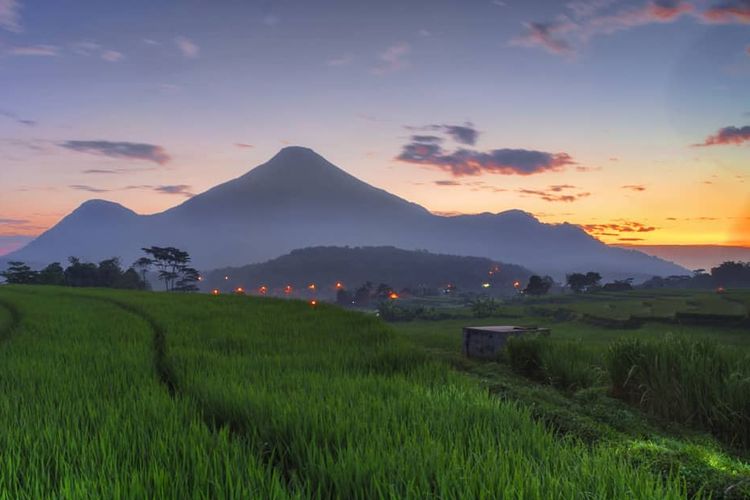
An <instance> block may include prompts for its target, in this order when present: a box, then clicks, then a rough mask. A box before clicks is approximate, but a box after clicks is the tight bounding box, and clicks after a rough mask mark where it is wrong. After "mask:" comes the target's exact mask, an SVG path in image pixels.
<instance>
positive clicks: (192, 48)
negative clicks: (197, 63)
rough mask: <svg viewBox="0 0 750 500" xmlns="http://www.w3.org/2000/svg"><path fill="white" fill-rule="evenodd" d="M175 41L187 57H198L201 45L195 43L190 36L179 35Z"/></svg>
mask: <svg viewBox="0 0 750 500" xmlns="http://www.w3.org/2000/svg"><path fill="white" fill-rule="evenodd" d="M174 43H175V45H177V48H178V49H180V52H182V55H183V56H184V57H185V58H186V59H194V58H196V57H198V53H199V52H200V47H198V46H197V45H196V44H195V43H193V41H192V40H190V39H189V38H186V37H184V36H178V37H176V38H175V39H174Z"/></svg>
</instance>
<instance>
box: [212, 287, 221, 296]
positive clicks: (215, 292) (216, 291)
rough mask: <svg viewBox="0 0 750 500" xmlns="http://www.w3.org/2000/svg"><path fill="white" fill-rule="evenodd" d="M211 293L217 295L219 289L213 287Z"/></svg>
mask: <svg viewBox="0 0 750 500" xmlns="http://www.w3.org/2000/svg"><path fill="white" fill-rule="evenodd" d="M211 295H219V290H217V289H216V288H214V289H213V290H211Z"/></svg>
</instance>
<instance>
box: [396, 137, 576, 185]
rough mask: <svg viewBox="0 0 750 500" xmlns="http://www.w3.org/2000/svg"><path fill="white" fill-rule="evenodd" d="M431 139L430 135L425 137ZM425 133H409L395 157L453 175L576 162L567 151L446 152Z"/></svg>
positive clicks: (521, 171) (527, 171) (530, 170)
mask: <svg viewBox="0 0 750 500" xmlns="http://www.w3.org/2000/svg"><path fill="white" fill-rule="evenodd" d="M427 137H428V138H431V137H432V136H427ZM424 139H425V136H412V138H411V142H409V143H407V144H406V145H404V146H403V148H402V151H401V154H399V155H398V156H397V157H396V159H397V160H399V161H402V162H406V163H412V164H417V165H425V166H429V167H435V168H438V169H440V170H444V171H447V172H450V173H451V174H452V175H454V176H455V177H462V176H475V175H482V174H484V173H489V174H501V175H533V174H538V173H542V172H558V171H561V170H564V169H565V168H566V167H567V166H569V165H574V164H575V161H573V158H571V156H570V155H568V154H567V153H547V152H544V151H534V150H527V149H509V148H501V149H492V150H488V151H476V150H472V149H465V148H459V149H456V150H455V151H452V152H449V151H446V150H444V149H443V147H442V146H441V144H440V143H439V142H435V141H434V140H431V139H430V140H428V141H425V140H424Z"/></svg>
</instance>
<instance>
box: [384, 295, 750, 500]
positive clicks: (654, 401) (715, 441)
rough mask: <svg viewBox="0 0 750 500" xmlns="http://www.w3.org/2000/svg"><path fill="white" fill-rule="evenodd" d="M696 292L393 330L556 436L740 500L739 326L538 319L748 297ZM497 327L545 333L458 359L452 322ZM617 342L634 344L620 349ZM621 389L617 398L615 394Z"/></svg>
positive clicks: (556, 303) (743, 442) (571, 302)
mask: <svg viewBox="0 0 750 500" xmlns="http://www.w3.org/2000/svg"><path fill="white" fill-rule="evenodd" d="M608 295H614V294H608ZM705 296H706V294H705V292H703V293H701V292H698V293H695V292H693V293H685V292H679V291H678V292H676V293H675V292H674V291H670V293H666V292H662V291H657V293H654V294H650V293H645V292H635V293H633V294H616V298H614V299H611V301H609V300H610V299H604V298H602V296H601V295H595V296H577V297H576V296H567V297H558V298H550V299H548V300H546V301H545V300H542V301H539V300H535V301H531V303H530V304H527V305H526V306H525V310H526V311H527V314H526V315H524V316H523V317H521V318H518V319H510V320H509V319H508V318H505V317H498V318H483V319H472V320H469V321H466V320H450V321H439V322H430V321H417V322H411V323H399V324H397V325H396V326H397V328H398V330H399V331H400V332H402V333H403V334H404V335H405V336H406V337H407V338H409V339H411V340H412V341H413V342H414V343H415V344H416V345H418V346H420V347H421V348H422V349H424V350H425V351H426V352H429V353H430V354H431V355H432V356H434V357H437V358H440V359H444V360H446V361H448V362H449V363H451V364H452V365H453V366H454V367H455V368H457V369H458V370H460V371H463V372H466V373H469V374H470V375H472V376H473V377H475V378H476V379H477V380H478V381H479V382H480V383H481V384H483V385H485V386H486V387H488V389H489V390H490V391H491V392H492V393H494V394H496V395H497V396H498V397H500V398H502V399H504V400H507V401H513V402H516V403H518V404H520V405H522V406H525V407H526V408H528V409H530V411H531V412H532V415H533V416H534V418H536V419H538V420H539V421H541V422H544V423H545V424H546V425H548V426H549V427H551V428H552V429H555V430H556V431H557V432H558V433H560V434H561V435H565V436H576V437H578V438H579V439H582V440H584V441H586V442H591V443H608V445H609V446H612V447H615V448H617V449H619V450H621V452H622V453H623V454H624V455H625V456H627V457H628V459H629V460H630V461H632V462H633V463H636V464H641V465H645V466H647V467H650V468H651V469H652V470H654V471H656V472H660V473H662V474H667V473H674V474H676V475H677V476H678V477H679V478H681V480H683V481H685V484H686V485H687V487H688V491H689V492H690V493H691V494H694V493H696V492H699V491H703V492H705V493H709V494H710V495H711V496H712V497H715V498H746V497H748V496H750V462H748V457H749V456H750V447H748V443H747V432H748V429H750V421H748V415H749V413H748V407H747V404H748V402H750V393H748V392H747V391H748V388H750V385H748V383H749V381H750V377H748V373H749V372H748V368H747V367H748V366H750V361H748V355H749V354H750V331H749V330H748V329H747V327H742V326H736V325H730V326H721V325H712V326H706V325H693V324H684V325H683V324H676V323H671V322H668V323H665V322H662V321H658V320H657V321H646V322H645V323H643V324H642V325H641V326H640V328H635V329H631V328H612V327H605V326H599V325H595V324H590V323H587V322H583V321H581V320H580V319H579V318H578V317H577V316H565V315H557V316H552V315H550V314H548V313H547V311H549V310H555V309H556V308H560V307H565V308H570V309H573V308H578V310H580V311H583V310H589V311H591V310H593V309H594V308H599V310H611V309H612V308H610V307H608V305H612V304H615V305H619V303H620V302H618V301H623V302H627V303H634V302H636V301H637V302H639V303H642V302H648V303H650V304H656V303H662V304H663V305H662V306H661V307H662V308H663V309H667V305H666V304H667V303H668V302H669V301H674V302H675V304H671V306H669V307H670V308H671V310H672V311H679V310H685V309H684V307H686V306H687V303H688V302H692V303H693V304H701V305H705V304H710V303H712V302H713V301H714V300H721V301H726V300H728V299H729V300H730V302H729V303H730V304H731V302H735V303H738V302H740V303H742V304H743V305H744V304H745V303H746V302H744V301H747V299H748V298H750V294H748V293H747V292H742V291H730V292H728V293H727V294H726V295H716V294H713V295H708V298H707V299H706V300H705V301H704V300H703V297H705ZM576 300H577V302H576ZM748 303H750V301H748ZM694 307H698V306H695V305H694ZM701 307H702V306H701ZM704 311H706V312H707V311H709V309H704ZM529 313H530V314H529ZM707 313H708V312H707ZM709 314H710V313H709ZM508 323H513V324H521V325H538V326H545V327H549V328H551V329H552V335H551V336H550V337H545V338H538V339H533V338H532V339H511V341H510V342H509V344H508V350H507V353H501V355H500V356H498V358H497V359H496V360H490V361H481V360H470V359H466V358H464V357H463V356H462V355H461V328H462V327H463V326H466V325H467V324H476V325H491V324H508ZM625 346H630V347H632V346H636V348H634V349H631V350H632V351H633V352H630V353H629V352H627V350H628V349H626V348H625ZM712 346H713V347H712ZM626 380H627V383H626V382H625V381H626ZM622 385H625V386H626V387H627V388H628V392H624V393H623V391H620V392H619V393H618V391H617V390H616V389H617V387H619V386H622ZM613 389H614V390H613ZM613 395H617V396H620V397H622V398H623V399H624V400H625V401H627V402H628V403H629V404H624V403H623V402H621V401H619V400H618V399H614V398H613V397H612V396H613Z"/></svg>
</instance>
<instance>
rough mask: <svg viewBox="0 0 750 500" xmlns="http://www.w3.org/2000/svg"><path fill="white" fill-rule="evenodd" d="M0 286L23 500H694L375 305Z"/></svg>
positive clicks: (10, 460)
mask: <svg viewBox="0 0 750 500" xmlns="http://www.w3.org/2000/svg"><path fill="white" fill-rule="evenodd" d="M31 290H32V291H29V289H21V288H7V287H5V288H2V289H0V302H2V303H7V304H10V305H11V306H13V307H15V308H17V309H18V310H19V311H20V312H21V317H20V323H18V324H16V325H15V326H14V327H13V328H12V331H11V332H10V335H9V337H8V338H7V340H6V341H5V343H4V344H3V345H2V347H1V348H0V387H1V388H2V390H0V418H2V419H3V421H4V422H8V423H9V425H4V426H3V427H2V428H0V446H2V449H3V450H4V453H3V455H2V460H3V464H2V467H0V488H1V489H2V490H3V491H4V492H7V494H8V495H9V496H10V497H13V498H31V497H33V498H40V497H59V496H64V497H83V496H120V497H167V498H188V497H226V498H258V497H261V498H284V497H296V496H302V497H315V498H374V497H392V498H424V497H443V498H457V497H471V498H499V497H503V498H549V497H550V496H555V497H559V498H683V497H684V496H685V490H684V486H683V485H682V484H681V483H679V482H678V481H677V480H675V479H674V478H671V477H667V478H666V479H663V478H662V477H660V476H658V475H654V474H652V473H650V472H649V471H648V470H647V468H645V467H636V466H633V465H632V464H629V463H628V462H627V461H626V460H625V459H624V458H623V457H622V455H621V454H620V453H619V452H618V451H617V450H614V449H612V448H609V447H601V446H594V447H588V446H586V445H584V444H582V443H580V442H578V441H577V440H575V439H569V438H560V437H559V436H555V435H554V434H553V433H552V432H550V431H549V430H548V429H547V428H546V427H545V426H544V425H542V424H540V423H537V422H535V421H534V420H533V419H532V418H531V415H530V414H529V412H528V411H527V410H524V409H522V408H520V407H518V406H517V405H515V404H512V403H508V402H503V401H500V400H498V399H497V398H494V397H492V396H490V395H488V394H487V392H486V391H485V390H482V389H481V388H479V387H477V386H476V385H474V384H473V383H470V382H469V381H468V380H467V379H465V378H463V377H461V376H459V375H457V374H455V373H453V372H451V371H450V370H449V369H448V368H447V367H446V366H444V365H442V364H437V363H435V362H432V361H430V360H429V359H428V358H426V357H425V356H424V355H422V354H419V352H417V351H415V350H413V348H412V347H410V346H407V345H404V344H403V343H402V342H400V341H399V338H398V337H396V336H395V335H394V334H393V332H392V331H391V330H389V329H388V328H387V327H385V326H384V325H382V323H380V322H378V321H377V320H375V319H374V318H368V317H365V316H363V315H360V314H355V313H346V312H341V311H337V310H333V309H330V308H327V307H321V308H311V307H309V306H308V305H307V304H303V303H298V302H283V301H275V300H268V299H266V300H258V299H248V298H244V297H229V296H227V297H224V296H222V297H206V296H172V295H167V294H163V295H162V294H144V293H118V292H112V291H108V292H105V291H69V290H64V289H43V288H37V289H31Z"/></svg>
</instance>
